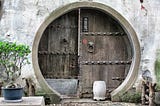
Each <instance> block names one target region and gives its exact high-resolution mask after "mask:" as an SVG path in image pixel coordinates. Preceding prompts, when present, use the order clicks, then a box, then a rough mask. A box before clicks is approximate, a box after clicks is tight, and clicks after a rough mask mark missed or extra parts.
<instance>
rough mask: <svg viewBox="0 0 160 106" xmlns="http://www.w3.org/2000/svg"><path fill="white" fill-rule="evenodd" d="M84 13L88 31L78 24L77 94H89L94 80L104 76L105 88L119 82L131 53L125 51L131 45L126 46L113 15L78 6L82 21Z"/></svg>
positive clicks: (122, 78) (83, 95)
mask: <svg viewBox="0 0 160 106" xmlns="http://www.w3.org/2000/svg"><path fill="white" fill-rule="evenodd" d="M84 17H87V18H88V31H83V27H86V26H83V25H84V24H81V28H82V30H81V34H80V35H81V51H80V52H81V56H80V61H81V65H80V67H81V71H82V81H81V82H82V89H81V95H82V97H91V94H92V86H93V82H94V81H96V80H104V81H105V82H106V86H107V90H113V89H115V88H117V87H118V86H119V85H120V84H121V83H122V81H123V80H124V78H125V77H126V76H125V75H126V67H128V66H130V61H129V60H130V59H131V55H130V57H129V55H128V54H131V53H130V52H131V49H128V48H127V47H126V46H130V45H126V42H125V40H124V37H123V36H125V35H124V31H123V29H122V28H121V27H120V25H119V24H118V23H117V22H116V21H115V20H114V19H112V18H111V17H109V16H108V15H106V14H104V13H102V12H100V11H96V10H89V9H82V10H81V20H82V23H84V22H83V21H84V20H83V19H84ZM129 48H130V47H129ZM127 69H128V68H127ZM84 74H85V75H84ZM86 90H87V91H86Z"/></svg>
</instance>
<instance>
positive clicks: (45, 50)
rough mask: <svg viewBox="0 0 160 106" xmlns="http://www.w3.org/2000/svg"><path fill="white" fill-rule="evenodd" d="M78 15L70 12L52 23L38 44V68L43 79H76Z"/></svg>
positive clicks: (75, 12)
mask: <svg viewBox="0 0 160 106" xmlns="http://www.w3.org/2000/svg"><path fill="white" fill-rule="evenodd" d="M77 24H78V14H77V11H72V12H69V13H67V14H64V15H63V16H61V17H59V18H58V19H56V20H55V21H53V22H52V23H51V24H50V25H49V26H48V27H47V28H46V30H45V32H44V34H43V35H42V38H41V41H40V44H39V55H38V56H39V66H40V69H41V71H42V74H43V75H44V77H45V78H53V79H57V78H64V79H65V78H77V76H78V73H79V71H78V56H77V53H78V52H77V50H78V48H77V47H78V46H77V45H78V40H77V38H78V28H77Z"/></svg>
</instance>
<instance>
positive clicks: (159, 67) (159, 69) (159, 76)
mask: <svg viewBox="0 0 160 106" xmlns="http://www.w3.org/2000/svg"><path fill="white" fill-rule="evenodd" d="M155 74H156V80H157V85H156V90H157V91H158V90H160V53H158V55H157V59H156V62H155Z"/></svg>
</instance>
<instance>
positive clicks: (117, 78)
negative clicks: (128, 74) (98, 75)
mask: <svg viewBox="0 0 160 106" xmlns="http://www.w3.org/2000/svg"><path fill="white" fill-rule="evenodd" d="M112 80H117V81H123V80H124V78H122V77H112Z"/></svg>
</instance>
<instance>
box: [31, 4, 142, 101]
mask: <svg viewBox="0 0 160 106" xmlns="http://www.w3.org/2000/svg"><path fill="white" fill-rule="evenodd" d="M84 7H89V8H95V9H98V10H101V11H103V12H104V13H106V14H109V15H110V16H112V17H113V18H114V19H115V20H117V21H118V22H119V24H120V25H121V26H122V27H123V29H124V30H125V32H126V33H127V36H128V38H129V40H130V43H131V46H132V50H133V58H132V64H131V66H130V70H129V72H128V75H127V77H126V78H125V80H124V81H123V82H122V84H121V85H120V86H119V87H118V88H116V89H115V90H114V91H112V92H111V97H112V100H113V101H116V99H115V100H114V97H115V98H116V96H117V95H120V94H122V93H124V92H126V91H127V90H128V89H130V88H131V87H132V86H133V84H134V83H135V81H136V79H137V76H138V69H139V64H140V45H139V41H138V38H137V35H136V33H135V31H134V29H133V28H132V26H131V25H130V24H129V22H128V21H127V20H126V19H125V18H124V17H123V16H122V15H120V14H119V13H118V12H117V11H115V10H114V9H112V8H111V7H109V6H107V5H104V4H101V3H97V2H75V3H71V4H68V5H64V6H63V7H61V8H58V9H56V10H55V11H53V12H52V13H51V14H50V16H49V17H47V18H46V20H45V21H44V22H43V23H42V24H41V25H40V27H39V29H38V31H37V33H36V36H35V39H34V42H33V48H32V60H33V68H34V70H35V75H36V77H37V80H38V81H39V83H40V86H41V87H42V89H43V90H44V91H45V92H47V93H54V94H56V95H57V96H59V97H61V95H60V94H59V93H58V92H57V91H55V90H53V89H52V88H51V87H50V86H49V85H48V84H47V82H46V81H45V79H44V77H43V75H42V73H41V71H40V68H39V65H38V53H37V52H38V45H39V42H40V39H41V37H42V34H43V32H44V31H45V29H46V27H47V26H48V25H49V24H50V23H51V22H52V21H53V20H55V19H56V18H58V17H59V16H62V15H63V14H65V13H67V12H69V11H72V10H74V9H77V8H84Z"/></svg>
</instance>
